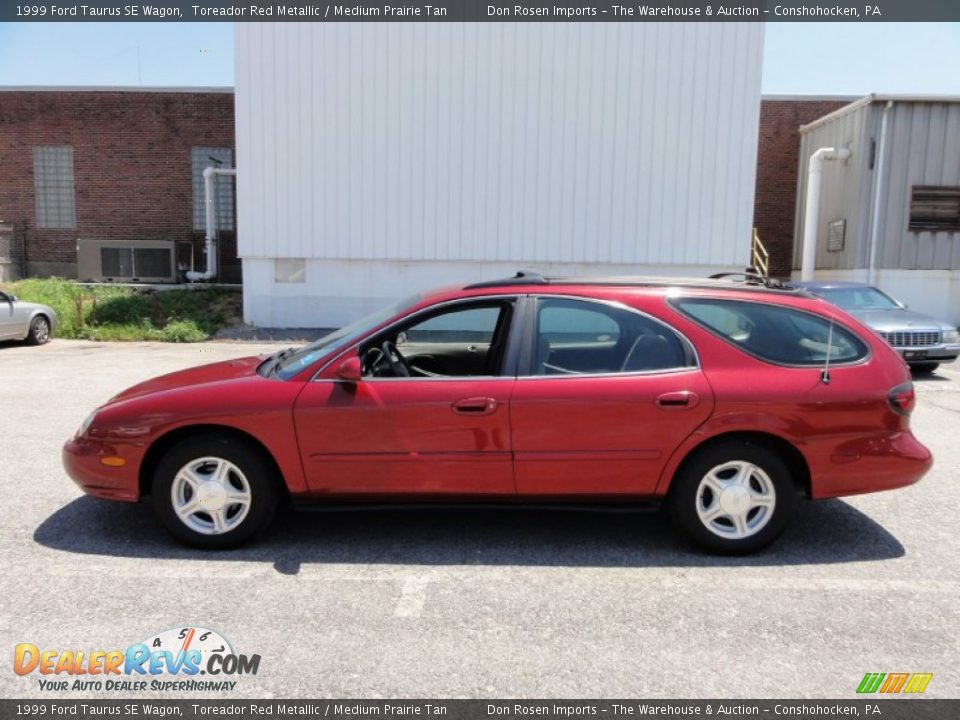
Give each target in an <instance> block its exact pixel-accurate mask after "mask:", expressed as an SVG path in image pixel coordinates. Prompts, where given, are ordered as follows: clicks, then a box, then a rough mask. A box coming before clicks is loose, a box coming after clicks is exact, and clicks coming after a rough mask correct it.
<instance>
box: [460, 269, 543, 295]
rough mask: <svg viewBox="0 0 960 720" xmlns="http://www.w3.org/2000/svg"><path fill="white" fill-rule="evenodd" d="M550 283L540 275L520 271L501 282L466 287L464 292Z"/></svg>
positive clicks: (488, 282) (485, 282)
mask: <svg viewBox="0 0 960 720" xmlns="http://www.w3.org/2000/svg"><path fill="white" fill-rule="evenodd" d="M549 282H550V281H549V280H547V278H545V277H544V276H543V275H542V274H541V273H538V272H531V271H528V270H521V271H520V272H518V273H517V274H516V275H514V276H512V277H508V278H503V279H501V280H484V281H483V282H478V283H473V284H472V285H467V286H466V287H464V288H463V289H464V290H478V289H480V288H490V287H501V286H503V285H546V284H548V283H549Z"/></svg>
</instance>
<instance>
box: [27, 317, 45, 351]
mask: <svg viewBox="0 0 960 720" xmlns="http://www.w3.org/2000/svg"><path fill="white" fill-rule="evenodd" d="M49 341H50V321H49V320H47V319H46V318H45V317H44V316H43V315H37V316H36V317H35V318H34V319H33V322H31V323H30V330H29V331H28V332H27V343H28V344H29V345H43V344H45V343H47V342H49Z"/></svg>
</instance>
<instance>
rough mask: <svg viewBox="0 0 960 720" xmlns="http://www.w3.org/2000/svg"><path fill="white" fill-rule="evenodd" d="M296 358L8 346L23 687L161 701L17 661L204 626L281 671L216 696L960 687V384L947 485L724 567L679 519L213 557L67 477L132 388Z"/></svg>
mask: <svg viewBox="0 0 960 720" xmlns="http://www.w3.org/2000/svg"><path fill="white" fill-rule="evenodd" d="M288 344H289V342H287V343H281V344H277V345H270V344H244V343H238V342H233V343H202V344H194V345H168V344H157V343H130V344H106V343H104V344H101V343H93V342H81V341H65V340H54V341H53V342H51V343H50V344H49V345H47V346H44V347H38V348H35V347H23V346H19V345H15V344H0V517H2V523H0V650H2V653H3V654H5V655H6V657H7V658H8V659H7V660H5V661H4V662H3V663H2V664H0V697H6V698H10V697H47V698H49V699H54V698H59V699H65V698H80V697H113V696H116V697H143V698H146V697H157V696H159V695H160V694H159V693H156V692H149V691H148V692H143V693H129V692H120V693H115V692H113V693H112V692H107V691H105V690H104V691H89V692H71V693H62V692H61V693H51V692H49V691H48V692H44V691H41V690H40V688H39V684H38V681H37V678H38V675H37V673H34V674H32V675H30V676H27V677H20V676H17V675H15V674H14V673H13V672H12V668H11V666H10V665H8V664H7V663H8V662H10V658H12V655H13V648H14V646H15V645H16V644H18V643H25V642H29V643H33V644H35V645H37V646H38V647H40V648H41V649H46V648H49V649H60V650H64V649H84V650H90V649H104V650H109V649H114V648H126V647H127V646H129V645H130V644H132V643H135V642H138V641H140V640H143V639H144V638H147V637H150V636H152V635H154V634H155V633H157V632H158V631H161V630H164V629H168V628H176V627H180V626H188V625H195V626H201V627H205V628H212V629H215V630H217V631H219V632H220V633H221V634H222V635H223V636H224V637H226V638H227V639H229V641H230V642H231V643H232V645H233V648H234V649H235V650H236V651H238V652H242V653H245V654H259V655H260V656H261V662H260V666H259V670H258V673H257V674H256V675H247V676H245V677H242V678H239V679H238V684H237V686H236V687H235V689H234V690H233V691H232V692H229V693H205V692H194V693H191V694H189V697H197V698H200V697H217V698H229V697H250V698H253V697H267V698H270V697H278V698H279V697H285V698H322V697H358V698H359V697H368V698H369V697H390V698H401V697H407V698H416V697H438V698H439V697H484V698H486V697H490V698H493V697H509V698H524V697H529V698H534V697H536V698H540V697H551V698H561V697H564V698H575V697H663V698H668V697H688V698H696V697H734V698H748V697H770V698H801V697H809V698H818V697H831V698H847V699H852V698H854V697H856V695H855V690H856V687H857V685H858V683H859V682H860V680H861V678H862V677H863V675H864V673H866V672H932V673H933V674H934V677H933V679H932V681H931V682H930V685H929V686H928V688H927V691H926V695H927V696H930V697H958V696H960V640H958V638H960V612H958V604H957V600H958V598H960V532H958V526H960V523H958V511H957V507H958V498H960V488H958V481H960V432H958V430H960V370H958V369H953V368H947V369H944V370H941V371H940V372H938V373H936V374H935V375H931V376H929V377H927V378H925V379H918V380H917V383H916V384H917V388H918V393H919V401H918V406H917V409H916V411H915V412H914V415H913V426H914V429H915V432H916V434H917V436H918V437H919V438H920V439H921V440H922V441H923V442H924V443H925V444H926V445H927V446H928V447H930V448H931V449H932V450H933V453H934V456H935V458H936V464H935V466H934V469H933V470H932V472H931V473H930V474H929V475H928V476H927V477H926V478H925V479H924V480H923V481H921V482H920V483H919V484H917V485H914V486H912V487H910V488H906V489H902V490H897V491H893V492H887V493H879V494H875V495H867V496H861V497H857V498H850V499H845V500H833V501H826V502H819V503H804V505H803V506H802V508H801V510H800V511H799V513H798V514H797V516H796V518H795V520H794V522H793V524H792V526H791V527H790V529H789V530H788V531H787V533H786V534H785V535H784V536H783V537H782V538H781V539H780V541H779V542H778V543H777V544H776V545H775V546H774V547H772V548H770V549H769V550H767V551H766V552H763V553H761V554H759V555H755V556H752V557H747V558H732V559H730V558H728V559H724V558H715V557H710V556H707V555H703V554H701V553H700V552H699V551H697V550H695V549H693V548H692V547H691V546H689V545H688V544H687V543H686V542H685V541H684V540H683V539H682V538H680V537H679V536H678V535H677V534H675V533H674V532H673V531H672V529H671V528H670V526H669V525H668V523H667V521H666V518H664V517H662V516H661V515H660V514H659V513H643V514H610V513H596V514H595V513H574V512H547V511H520V510H482V511H480V510H471V511H449V510H444V511H428V510H406V511H394V510H379V511H372V512H363V513H342V512H341V513H317V512H300V513H296V514H293V515H290V516H286V517H284V518H283V520H282V522H281V523H280V524H279V526H278V527H277V528H276V529H275V530H274V531H273V532H271V533H270V534H269V535H268V536H267V537H266V538H264V539H263V540H262V541H261V542H260V543H259V544H257V545H254V546H251V547H249V548H245V549H241V550H236V551H230V552H225V553H205V552H201V551H195V550H191V549H187V548H185V547H183V546H180V545H178V544H176V543H175V542H174V541H173V540H172V539H171V538H170V537H169V536H168V535H167V534H166V533H165V532H164V530H163V529H162V528H161V527H160V526H159V525H158V523H157V522H156V521H155V520H154V518H153V516H152V515H151V512H150V509H149V507H148V506H146V505H139V506H137V505H126V504H114V503H109V502H104V501H99V500H95V499H92V498H89V497H86V496H84V495H83V494H82V493H81V492H80V491H79V489H78V488H77V487H76V486H75V485H74V484H73V483H72V482H71V481H70V480H69V479H68V478H67V476H66V474H65V473H64V471H63V469H62V467H61V464H60V448H61V446H62V444H63V442H64V441H65V440H66V439H67V438H68V437H69V436H70V435H71V434H72V433H73V432H74V431H75V430H76V428H77V426H78V425H79V424H80V422H81V421H82V420H83V418H84V417H85V416H86V415H87V413H88V412H89V411H90V410H92V409H93V408H94V407H96V406H97V405H98V404H101V403H103V402H104V401H106V400H107V399H108V398H109V397H111V396H112V395H114V394H115V393H116V392H118V391H119V390H121V389H123V388H125V387H127V386H129V385H131V384H133V383H136V382H139V381H141V380H144V379H147V378H149V377H152V376H154V375H158V374H161V373H165V372H170V371H173V370H177V369H180V368H185V367H189V366H192V365H196V364H200V363H204V362H212V361H215V360H220V359H226V358H230V357H237V356H241V355H250V354H259V353H263V352H269V351H271V350H273V349H275V348H279V347H283V346H285V345H288ZM71 680H72V678H71Z"/></svg>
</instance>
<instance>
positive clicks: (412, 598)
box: [393, 577, 430, 617]
mask: <svg viewBox="0 0 960 720" xmlns="http://www.w3.org/2000/svg"><path fill="white" fill-rule="evenodd" d="M429 582H430V581H429V580H428V579H427V578H425V577H408V578H407V579H406V580H404V581H403V588H402V589H401V590H400V600H399V601H398V602H397V607H396V609H395V610H394V611H393V615H394V617H420V615H421V614H422V613H423V604H424V603H425V602H426V601H427V584H428V583H429Z"/></svg>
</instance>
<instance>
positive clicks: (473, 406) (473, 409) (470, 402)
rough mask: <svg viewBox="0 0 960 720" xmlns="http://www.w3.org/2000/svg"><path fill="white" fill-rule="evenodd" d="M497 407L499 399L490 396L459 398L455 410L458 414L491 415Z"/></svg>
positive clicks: (454, 406)
mask: <svg viewBox="0 0 960 720" xmlns="http://www.w3.org/2000/svg"><path fill="white" fill-rule="evenodd" d="M496 409H497V401H496V400H494V399H493V398H489V397H474V398H467V399H465V400H458V401H457V402H455V403H454V404H453V411H454V412H455V413H457V414H458V415H489V414H490V413H492V412H494V411H495V410H496Z"/></svg>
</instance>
